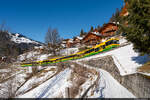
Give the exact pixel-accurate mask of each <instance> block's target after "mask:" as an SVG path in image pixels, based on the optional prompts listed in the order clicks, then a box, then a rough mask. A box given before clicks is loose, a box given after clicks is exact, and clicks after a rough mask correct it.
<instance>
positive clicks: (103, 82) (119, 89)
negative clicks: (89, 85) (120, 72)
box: [90, 69, 135, 98]
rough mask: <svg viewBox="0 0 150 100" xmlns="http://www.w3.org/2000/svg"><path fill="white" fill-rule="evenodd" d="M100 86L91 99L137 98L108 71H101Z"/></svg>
mask: <svg viewBox="0 0 150 100" xmlns="http://www.w3.org/2000/svg"><path fill="white" fill-rule="evenodd" d="M99 72H100V80H99V86H98V88H97V89H96V91H95V92H94V95H93V96H90V97H91V98H135V96H134V95H133V94H132V93H131V92H129V91H128V90H127V89H126V88H125V87H123V86H122V85H121V84H120V83H119V82H118V81H116V80H115V79H114V78H113V77H112V76H111V75H110V74H109V73H108V72H107V71H105V70H102V69H99Z"/></svg>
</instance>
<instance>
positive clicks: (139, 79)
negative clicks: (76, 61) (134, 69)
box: [82, 56, 150, 98]
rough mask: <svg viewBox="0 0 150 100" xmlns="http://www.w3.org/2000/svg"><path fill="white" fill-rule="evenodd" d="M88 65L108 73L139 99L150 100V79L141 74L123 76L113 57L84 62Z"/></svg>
mask: <svg viewBox="0 0 150 100" xmlns="http://www.w3.org/2000/svg"><path fill="white" fill-rule="evenodd" d="M82 63H85V64H87V65H90V66H93V67H98V68H102V69H104V70H106V71H108V72H109V73H110V74H111V75H112V76H113V77H114V78H115V79H116V80H117V81H118V82H119V83H120V84H121V85H123V86H124V87H125V88H127V89H128V90H129V91H130V92H132V93H133V94H134V95H135V96H136V97H138V98H150V79H148V78H146V77H144V76H143V75H141V74H138V73H137V74H132V75H126V76H121V75H120V72H119V70H118V68H117V66H116V65H115V64H114V61H113V58H112V57H111V56H106V57H102V58H96V59H92V60H89V61H82Z"/></svg>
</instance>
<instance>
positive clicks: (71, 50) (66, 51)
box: [60, 48, 79, 55]
mask: <svg viewBox="0 0 150 100" xmlns="http://www.w3.org/2000/svg"><path fill="white" fill-rule="evenodd" d="M78 51H79V49H78V48H67V49H63V50H61V51H60V54H61V55H70V54H74V53H77V52H78Z"/></svg>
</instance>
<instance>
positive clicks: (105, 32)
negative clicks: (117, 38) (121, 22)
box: [100, 23, 118, 37]
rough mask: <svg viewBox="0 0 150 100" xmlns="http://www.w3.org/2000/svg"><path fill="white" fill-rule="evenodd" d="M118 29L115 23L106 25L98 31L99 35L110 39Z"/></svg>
mask: <svg viewBox="0 0 150 100" xmlns="http://www.w3.org/2000/svg"><path fill="white" fill-rule="evenodd" d="M117 30H118V27H117V25H116V24H115V23H107V24H105V25H104V26H103V27H102V28H101V29H100V34H101V35H102V36H103V37H111V36H114V35H115V33H116V31H117Z"/></svg>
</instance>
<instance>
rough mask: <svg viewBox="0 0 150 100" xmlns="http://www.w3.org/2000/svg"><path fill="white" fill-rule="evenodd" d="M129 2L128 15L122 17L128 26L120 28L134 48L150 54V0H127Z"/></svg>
mask: <svg viewBox="0 0 150 100" xmlns="http://www.w3.org/2000/svg"><path fill="white" fill-rule="evenodd" d="M125 2H127V3H128V6H127V10H128V12H129V15H128V16H124V17H123V18H122V19H123V20H124V23H125V22H128V26H126V25H124V24H123V25H121V26H120V28H121V30H122V31H123V32H125V33H126V37H127V39H128V41H130V42H132V43H133V45H134V49H135V50H137V51H139V52H140V53H141V54H142V55H143V54H150V0H125Z"/></svg>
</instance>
